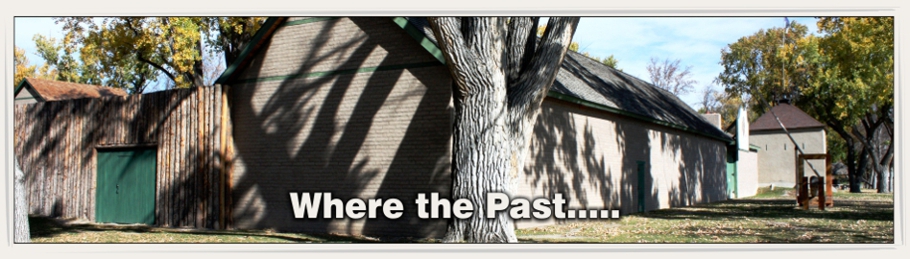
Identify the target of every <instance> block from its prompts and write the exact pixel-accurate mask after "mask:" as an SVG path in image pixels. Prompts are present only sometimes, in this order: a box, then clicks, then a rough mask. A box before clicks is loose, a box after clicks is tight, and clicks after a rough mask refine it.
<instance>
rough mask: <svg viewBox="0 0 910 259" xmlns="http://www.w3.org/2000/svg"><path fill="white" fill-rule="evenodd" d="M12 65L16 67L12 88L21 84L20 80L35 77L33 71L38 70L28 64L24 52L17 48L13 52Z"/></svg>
mask: <svg viewBox="0 0 910 259" xmlns="http://www.w3.org/2000/svg"><path fill="white" fill-rule="evenodd" d="M13 65H15V66H16V71H14V74H13V85H14V86H15V85H18V84H19V82H22V79H25V78H29V77H35V70H37V69H38V68H37V66H35V65H31V64H29V63H28V57H26V56H25V50H24V49H21V48H18V47H17V48H15V49H14V50H13Z"/></svg>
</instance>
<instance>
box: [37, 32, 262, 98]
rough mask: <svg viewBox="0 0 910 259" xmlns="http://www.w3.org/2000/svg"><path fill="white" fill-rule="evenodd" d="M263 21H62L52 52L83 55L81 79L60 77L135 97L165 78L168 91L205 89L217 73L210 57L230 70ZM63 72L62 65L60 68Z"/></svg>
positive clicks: (81, 57) (81, 56) (80, 56)
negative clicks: (125, 90) (116, 89)
mask: <svg viewBox="0 0 910 259" xmlns="http://www.w3.org/2000/svg"><path fill="white" fill-rule="evenodd" d="M263 20H264V18H262V17H99V18H91V17H61V18H55V21H56V22H57V23H62V24H63V29H64V31H65V36H64V39H63V40H62V42H61V45H60V46H59V47H53V48H57V49H62V50H64V51H65V52H66V53H65V54H67V53H70V52H72V50H76V51H78V53H79V58H80V59H81V60H80V61H81V66H82V68H80V70H81V73H80V76H81V77H83V78H82V79H78V78H77V79H73V78H69V77H61V79H62V80H65V81H79V80H81V81H82V82H84V83H94V84H104V85H109V86H114V87H123V88H128V89H130V90H131V92H134V93H138V92H143V91H144V89H145V87H146V86H147V85H149V83H150V82H151V81H155V80H157V79H158V77H159V75H161V76H163V77H165V78H167V80H168V82H166V85H168V86H169V87H178V88H185V87H195V86H203V85H205V84H206V82H207V81H209V82H211V81H212V80H211V78H206V77H207V76H208V77H211V75H212V74H216V73H212V72H211V70H212V69H211V68H209V69H207V68H206V66H207V64H206V62H205V61H204V60H205V57H206V54H207V53H213V52H214V53H222V54H223V57H224V60H225V62H224V64H225V65H224V66H229V65H230V64H231V63H232V62H233V61H234V60H236V59H237V56H239V54H240V50H241V46H242V45H243V44H245V43H246V42H248V41H249V40H250V39H251V38H252V36H253V34H254V33H255V32H256V30H258V29H259V26H261V24H262V21H263ZM53 48H52V49H53ZM48 53H50V52H48ZM67 56H69V55H63V56H62V57H67ZM58 60H59V59H58ZM48 61H49V62H51V60H48ZM55 63H58V64H59V62H55ZM208 65H209V66H212V64H208ZM62 68H63V67H62V66H59V65H58V70H61V69H62ZM207 71H208V72H207Z"/></svg>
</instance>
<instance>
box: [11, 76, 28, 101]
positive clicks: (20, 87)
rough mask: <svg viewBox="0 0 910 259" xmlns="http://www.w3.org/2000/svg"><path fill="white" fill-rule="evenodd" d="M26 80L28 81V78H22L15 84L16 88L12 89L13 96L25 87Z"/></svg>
mask: <svg viewBox="0 0 910 259" xmlns="http://www.w3.org/2000/svg"><path fill="white" fill-rule="evenodd" d="M26 82H28V80H26V79H25V78H23V79H22V81H21V82H19V84H17V85H16V90H14V91H13V97H16V95H19V91H22V89H23V88H25V84H27V83H26Z"/></svg>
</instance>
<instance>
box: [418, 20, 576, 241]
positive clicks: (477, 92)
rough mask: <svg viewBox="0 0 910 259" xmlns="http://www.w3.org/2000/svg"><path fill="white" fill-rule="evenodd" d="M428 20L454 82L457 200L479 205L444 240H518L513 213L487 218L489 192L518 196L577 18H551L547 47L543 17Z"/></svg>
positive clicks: (454, 195)
mask: <svg viewBox="0 0 910 259" xmlns="http://www.w3.org/2000/svg"><path fill="white" fill-rule="evenodd" d="M429 21H430V25H431V27H432V29H433V32H434V33H435V34H436V39H437V41H438V44H439V47H440V49H442V52H443V55H444V56H445V59H446V64H447V65H448V67H449V70H450V72H451V73H452V77H453V79H454V81H455V85H454V86H453V92H454V93H453V98H454V99H455V100H454V103H455V123H454V125H453V126H454V129H453V132H454V136H453V142H454V143H453V157H452V160H453V161H452V174H453V183H452V197H451V198H452V199H453V200H456V199H468V200H470V201H471V202H472V203H473V204H474V205H475V210H474V214H473V215H472V217H470V218H467V219H454V220H452V221H451V223H450V225H449V227H448V232H447V233H446V237H445V239H444V241H446V242H462V241H464V242H475V243H476V242H483V243H492V242H516V241H517V238H516V236H515V229H514V226H513V223H512V219H511V218H509V216H508V212H507V211H502V212H500V213H497V214H496V216H495V217H494V218H486V211H485V210H484V209H485V208H486V196H487V194H488V193H490V192H501V193H506V194H507V195H510V196H511V195H512V194H514V193H515V191H516V188H517V184H518V182H519V180H518V178H519V177H520V175H521V174H520V171H521V169H522V165H523V162H524V156H526V153H527V141H528V140H529V138H530V131H531V130H532V129H533V123H534V122H535V121H536V118H537V115H538V114H539V112H540V111H539V106H540V103H541V102H542V101H543V98H544V97H545V96H546V92H547V91H549V87H550V85H552V83H553V80H555V78H556V72H557V71H558V69H559V66H560V64H561V63H562V59H563V57H564V56H565V52H566V49H567V48H568V45H569V42H571V37H572V34H574V31H575V27H576V26H577V24H578V18H551V19H550V22H549V26H548V28H549V29H548V31H547V32H546V33H545V34H544V37H543V38H542V39H541V43H540V47H535V46H536V45H537V38H536V37H534V36H533V34H534V29H535V28H536V27H537V26H536V25H537V18H513V19H512V20H511V21H507V18H504V17H486V18H481V17H467V18H456V17H434V18H430V19H429ZM551 31H552V32H551Z"/></svg>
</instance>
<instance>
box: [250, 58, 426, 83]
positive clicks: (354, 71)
mask: <svg viewBox="0 0 910 259" xmlns="http://www.w3.org/2000/svg"><path fill="white" fill-rule="evenodd" d="M441 65H442V64H439V63H438V62H424V63H414V64H403V65H388V66H376V67H362V68H354V69H340V70H330V71H319V72H310V73H301V74H291V75H281V76H268V77H260V78H250V79H242V80H237V81H236V82H237V83H241V84H243V83H256V82H268V81H279V80H287V79H298V78H310V77H323V76H335V75H347V74H357V73H370V72H380V71H389V70H401V69H410V68H423V67H435V66H441Z"/></svg>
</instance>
